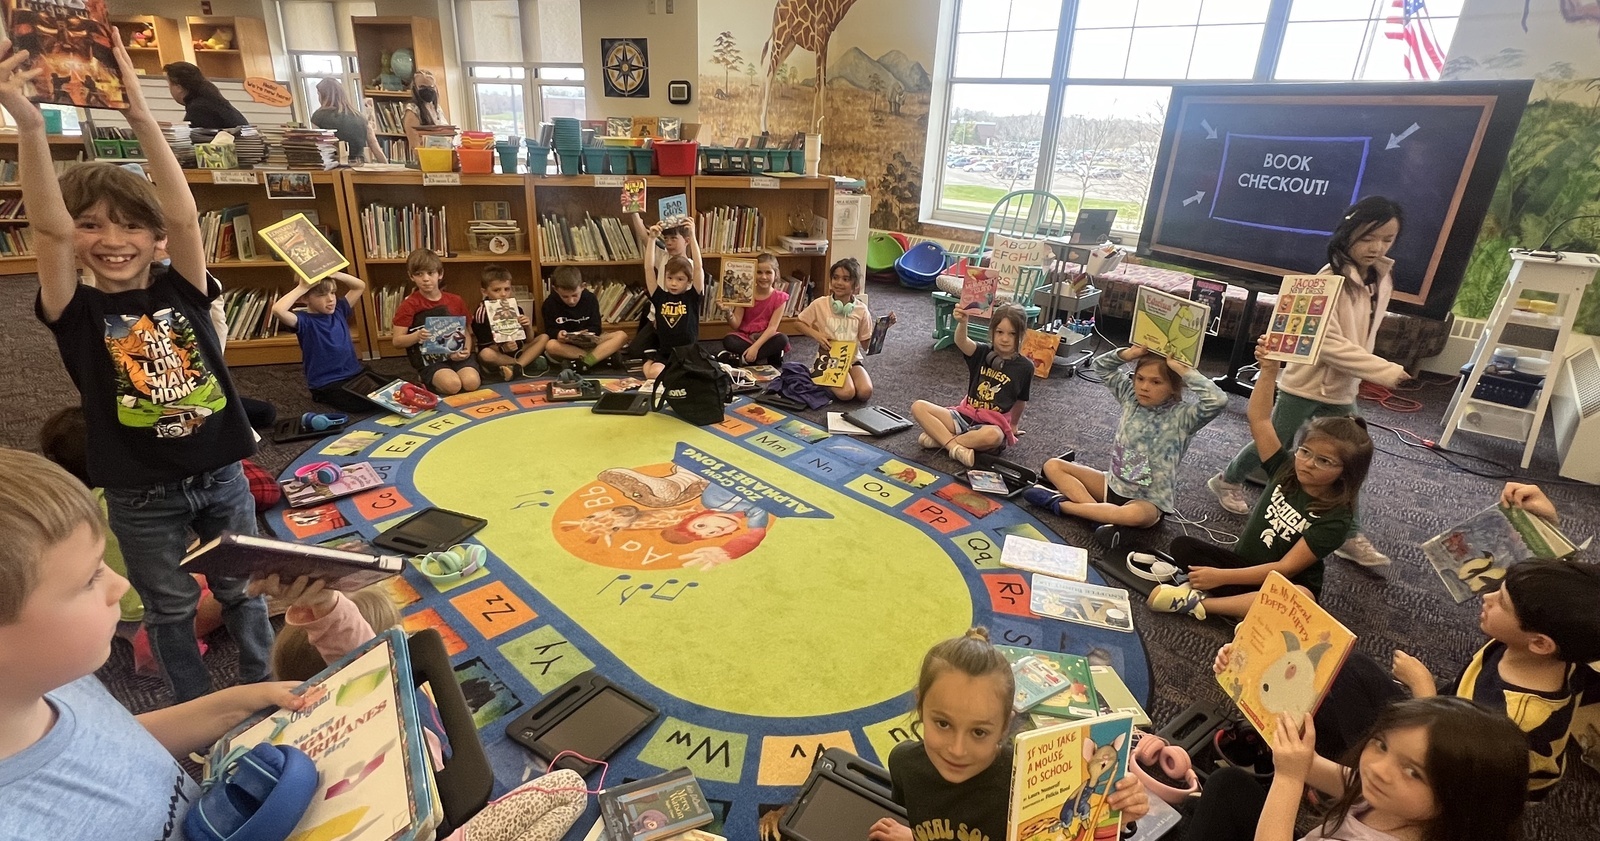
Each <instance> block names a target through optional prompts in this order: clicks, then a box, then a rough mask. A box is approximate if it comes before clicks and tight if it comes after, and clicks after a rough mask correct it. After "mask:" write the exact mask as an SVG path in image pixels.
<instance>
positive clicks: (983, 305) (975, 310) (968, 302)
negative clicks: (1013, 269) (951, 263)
mask: <svg viewBox="0 0 1600 841" xmlns="http://www.w3.org/2000/svg"><path fill="white" fill-rule="evenodd" d="M999 287H1000V272H998V271H996V270H994V269H990V268H985V267H983V266H968V267H967V279H966V280H965V281H963V282H962V283H961V303H960V304H958V305H957V306H959V307H961V309H962V310H963V311H965V312H966V313H967V314H968V315H969V316H971V317H973V318H988V317H989V316H991V315H993V314H994V299H995V295H996V294H997V293H998V291H999Z"/></svg>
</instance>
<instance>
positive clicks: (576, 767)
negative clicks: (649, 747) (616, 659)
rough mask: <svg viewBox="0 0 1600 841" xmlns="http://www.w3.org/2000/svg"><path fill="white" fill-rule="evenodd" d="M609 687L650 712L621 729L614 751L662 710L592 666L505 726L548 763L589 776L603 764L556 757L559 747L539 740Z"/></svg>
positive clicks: (653, 719) (515, 738) (512, 735)
mask: <svg viewBox="0 0 1600 841" xmlns="http://www.w3.org/2000/svg"><path fill="white" fill-rule="evenodd" d="M607 690H612V691H615V692H617V693H619V694H620V695H621V696H622V697H623V698H624V699H625V700H627V701H628V702H630V703H632V704H633V705H634V706H637V707H639V708H640V709H642V710H644V711H645V712H647V713H649V715H648V716H647V717H646V718H645V719H644V720H643V721H641V722H639V723H637V724H636V725H635V726H633V727H632V728H631V729H629V730H625V731H619V733H618V738H617V739H616V740H615V744H614V745H613V746H612V748H611V750H616V749H617V748H619V747H621V746H622V745H624V744H627V742H628V740H630V739H632V738H633V737H635V736H637V735H639V734H640V733H641V732H643V731H644V730H645V728H647V727H649V726H650V725H651V724H652V723H653V722H655V720H656V719H658V718H660V717H661V711H660V710H659V709H657V708H656V707H655V706H654V705H652V704H651V703H650V702H649V701H646V700H644V699H643V698H640V697H639V696H638V695H635V694H633V693H632V692H629V691H628V690H626V689H624V688H622V687H620V686H618V685H616V684H615V683H613V682H611V681H610V680H608V679H607V678H606V677H605V676H604V675H602V674H600V673H599V672H596V671H595V670H593V669H589V670H588V671H585V672H582V673H580V674H579V675H578V676H576V677H574V678H573V679H572V680H569V681H567V682H566V683H563V684H562V685H560V686H558V687H556V688H555V689H553V690H551V691H550V693H549V694H547V695H545V696H544V697H543V698H540V699H539V702H538V703H536V704H534V705H533V706H532V707H530V708H529V709H528V711H527V712H524V713H523V714H522V715H519V716H517V717H516V718H515V719H513V720H512V721H511V723H510V724H507V725H506V735H507V736H509V737H511V740H512V741H514V742H516V743H517V744H520V745H522V746H523V747H525V748H527V749H528V750H529V751H531V752H532V753H533V754H534V755H535V756H537V757H539V758H540V759H542V760H544V761H545V762H553V763H554V764H555V767H557V768H568V769H571V770H573V771H576V772H578V774H580V775H582V776H585V777H587V776H588V775H589V773H590V772H592V771H594V770H595V769H597V768H599V767H600V766H599V765H596V764H593V763H590V762H585V761H584V760H581V759H578V758H577V757H574V756H572V755H570V754H569V755H567V756H564V757H562V758H561V759H559V760H557V759H556V758H555V755H554V754H555V753H559V752H560V751H559V749H558V747H557V746H542V745H540V744H539V743H540V742H541V741H542V740H543V738H544V737H545V735H546V734H548V733H550V732H551V731H552V730H554V729H555V728H556V727H558V726H559V725H560V724H561V723H562V722H563V721H565V720H566V719H567V718H569V717H571V716H572V715H573V714H575V713H576V712H577V711H578V710H580V709H582V708H583V706H584V705H585V704H587V703H589V702H590V701H591V700H593V699H594V698H595V697H596V696H598V695H599V694H600V693H601V692H603V691H607ZM547 747H549V748H556V749H555V750H553V751H552V753H551V755H549V756H547V755H546V748H547ZM609 755H610V754H609V753H605V754H604V755H602V756H594V757H590V758H591V759H598V760H604V759H605V758H606V757H607V756H609Z"/></svg>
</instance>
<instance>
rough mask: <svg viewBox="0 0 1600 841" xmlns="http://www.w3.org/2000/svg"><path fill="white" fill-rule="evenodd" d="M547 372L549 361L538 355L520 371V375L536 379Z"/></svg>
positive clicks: (542, 355)
mask: <svg viewBox="0 0 1600 841" xmlns="http://www.w3.org/2000/svg"><path fill="white" fill-rule="evenodd" d="M548 370H550V360H548V359H545V358H544V354H540V355H538V356H536V357H534V358H533V361H532V362H529V363H528V364H527V366H526V367H525V368H523V369H522V375H523V376H524V377H537V376H539V375H540V374H543V373H544V372H546V371H548Z"/></svg>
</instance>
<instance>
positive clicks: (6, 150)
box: [0, 131, 85, 277]
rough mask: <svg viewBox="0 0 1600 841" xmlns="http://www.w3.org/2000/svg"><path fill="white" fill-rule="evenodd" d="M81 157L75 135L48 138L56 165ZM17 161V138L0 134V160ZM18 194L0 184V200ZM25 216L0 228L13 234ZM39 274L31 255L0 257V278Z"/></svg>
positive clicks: (16, 188) (9, 185) (13, 186)
mask: <svg viewBox="0 0 1600 841" xmlns="http://www.w3.org/2000/svg"><path fill="white" fill-rule="evenodd" d="M84 155H85V150H84V145H83V137H82V135H77V134H55V135H51V136H50V157H52V158H54V159H55V160H58V161H73V160H82V159H83V156H84ZM16 159H17V134H16V132H14V131H13V132H0V160H5V161H15V160H16ZM21 192H22V185H21V184H18V183H15V182H11V183H0V199H10V198H15V197H16V196H17V195H19V194H20V193H21ZM27 221H28V220H27V218H26V216H23V217H21V218H13V219H0V227H3V228H6V229H7V231H8V232H9V231H11V230H16V229H18V228H21V227H23V226H25V225H26V224H27ZM38 271H39V261H38V260H36V259H34V257H33V255H32V254H27V255H16V254H0V277H7V276H10V275H32V274H34V273H36V272H38Z"/></svg>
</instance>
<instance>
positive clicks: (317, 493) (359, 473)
mask: <svg viewBox="0 0 1600 841" xmlns="http://www.w3.org/2000/svg"><path fill="white" fill-rule="evenodd" d="M381 484H383V477H382V476H379V475H378V471H376V470H373V469H372V464H371V463H370V462H365V461H358V462H356V463H355V464H347V465H344V466H343V467H340V468H339V478H338V479H336V480H334V481H332V482H329V483H328V484H326V485H319V484H317V482H316V480H314V479H309V478H308V479H285V480H284V481H281V482H279V483H278V486H279V487H281V488H283V499H284V501H285V502H287V503H289V507H290V508H304V507H305V506H307V505H317V504H318V503H323V502H327V501H329V500H333V499H338V498H340V497H345V496H349V495H351V494H353V493H356V492H357V491H364V490H366V489H367V488H376V487H377V486H379V485H381Z"/></svg>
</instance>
